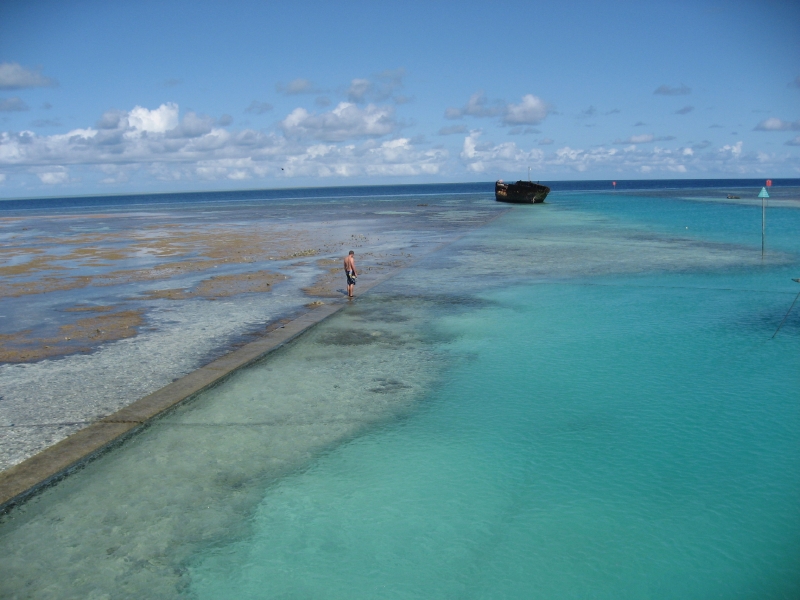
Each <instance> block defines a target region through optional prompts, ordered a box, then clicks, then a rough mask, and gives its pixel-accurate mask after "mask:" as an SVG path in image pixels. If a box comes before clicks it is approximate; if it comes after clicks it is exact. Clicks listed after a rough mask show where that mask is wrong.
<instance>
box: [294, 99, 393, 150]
mask: <svg viewBox="0 0 800 600" xmlns="http://www.w3.org/2000/svg"><path fill="white" fill-rule="evenodd" d="M397 127H398V124H397V122H396V121H395V119H394V109H393V108H392V107H379V106H375V105H374V104H368V105H367V106H365V107H364V108H361V107H359V106H356V105H355V104H353V103H351V102H341V103H339V105H338V106H337V107H336V108H334V109H333V110H332V111H330V112H325V113H321V114H313V113H309V112H308V111H307V110H306V109H305V108H296V109H294V110H293V111H292V112H291V113H290V114H289V115H288V116H287V117H286V118H285V119H284V120H283V121H281V129H282V130H283V132H284V134H285V135H286V137H287V138H291V139H315V140H320V141H326V142H341V141H344V140H348V139H358V138H367V137H381V136H384V135H388V134H390V133H392V132H394V131H395V130H396V129H397Z"/></svg>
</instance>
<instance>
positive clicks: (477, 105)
mask: <svg viewBox="0 0 800 600" xmlns="http://www.w3.org/2000/svg"><path fill="white" fill-rule="evenodd" d="M549 112H550V107H549V106H548V105H547V104H546V103H545V102H544V101H543V100H542V99H541V98H539V97H537V96H534V95H533V94H526V95H525V96H523V97H522V101H521V102H520V103H519V104H513V103H505V102H503V101H502V100H489V98H487V97H486V94H485V93H484V92H482V91H479V92H475V93H474V94H472V95H471V96H470V97H469V100H467V103H466V104H465V105H464V106H463V107H461V108H455V107H452V106H451V107H449V108H447V109H446V110H445V113H444V117H445V118H446V119H460V118H462V117H464V116H470V117H500V121H501V122H502V124H503V125H538V124H539V123H541V122H542V121H543V120H544V119H545V117H547V115H548V113H549Z"/></svg>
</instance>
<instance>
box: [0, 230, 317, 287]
mask: <svg viewBox="0 0 800 600" xmlns="http://www.w3.org/2000/svg"><path fill="white" fill-rule="evenodd" d="M317 245H319V244H318V240H315V239H314V237H313V232H310V231H307V230H304V229H301V230H296V229H287V228H286V227H285V226H274V225H270V226H261V227H249V228H247V229H245V230H243V231H242V230H232V228H231V227H206V226H199V227H198V226H188V227H187V226H182V225H177V224H173V223H166V224H161V225H157V226H148V227H144V228H139V229H136V230H133V231H131V232H125V233H121V232H107V233H80V234H75V235H65V236H63V237H58V238H55V237H52V236H49V235H48V236H42V237H38V238H34V239H32V240H26V241H25V243H24V244H23V245H20V246H12V245H10V246H5V247H2V248H0V265H4V266H0V275H2V276H3V281H2V282H1V283H0V298H1V297H20V296H26V295H31V294H43V293H47V292H52V291H67V290H73V289H78V288H82V287H86V286H89V285H93V286H111V285H124V284H128V283H136V282H146V281H158V280H166V279H170V278H172V277H174V276H177V275H185V274H187V273H197V272H202V271H207V270H211V269H213V268H216V267H221V266H224V265H233V264H249V263H257V262H266V261H272V260H290V259H293V258H300V257H311V256H315V255H317V254H319V253H320V252H329V251H331V248H330V247H329V245H324V244H323V245H324V246H325V247H324V248H320V247H316V246H317ZM52 246H58V247H59V248H63V249H64V250H65V251H64V252H63V253H60V254H47V255H44V256H43V255H42V253H43V252H44V250H43V247H52ZM20 258H27V260H23V261H21V262H19V263H17V264H11V263H14V261H15V260H19V259H20ZM142 258H144V259H145V260H147V261H148V262H149V263H150V264H148V265H147V266H146V267H139V268H133V269H125V268H122V269H120V268H117V269H114V267H115V266H117V265H119V263H120V262H123V261H131V260H137V259H139V260H140V259H142ZM164 259H168V261H169V262H162V261H163V260H164ZM119 266H122V265H119ZM103 267H106V268H108V269H109V270H108V271H106V272H100V273H95V274H91V275H86V274H84V273H80V271H81V270H82V269H86V268H92V269H98V268H100V269H102V268H103ZM20 279H22V280H20Z"/></svg>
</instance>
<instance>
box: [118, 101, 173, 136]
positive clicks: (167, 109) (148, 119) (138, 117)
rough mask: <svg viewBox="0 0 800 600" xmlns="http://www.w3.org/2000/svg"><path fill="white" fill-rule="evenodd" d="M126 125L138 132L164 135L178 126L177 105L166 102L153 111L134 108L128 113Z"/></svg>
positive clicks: (138, 107)
mask: <svg viewBox="0 0 800 600" xmlns="http://www.w3.org/2000/svg"><path fill="white" fill-rule="evenodd" d="M128 125H129V126H130V127H131V128H132V129H134V130H136V131H139V132H141V131H146V132H152V133H164V132H165V131H167V130H168V129H173V128H175V127H177V126H178V105H177V104H175V103H173V102H167V103H166V104H162V105H161V106H159V107H158V108H155V109H153V110H148V109H146V108H142V107H141V106H135V107H134V108H133V110H132V111H130V113H128Z"/></svg>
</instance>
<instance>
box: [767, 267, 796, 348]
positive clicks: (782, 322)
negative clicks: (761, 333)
mask: <svg viewBox="0 0 800 600" xmlns="http://www.w3.org/2000/svg"><path fill="white" fill-rule="evenodd" d="M792 281H796V282H797V283H800V279H792ZM798 298H800V292H797V296H795V297H794V300H793V301H792V305H791V306H790V307H789V310H787V311H786V314H785V315H784V317H783V320H782V321H781V324H780V325H778V328H777V329H776V330H775V333H773V334H772V337H771V338H769V339H771V340H772V339H775V336H776V335H778V332H779V331H780V330H781V327H783V324H784V323H785V322H786V319H787V318H788V317H789V313H790V312H792V309H793V308H794V304H795V302H797V299H798Z"/></svg>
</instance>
